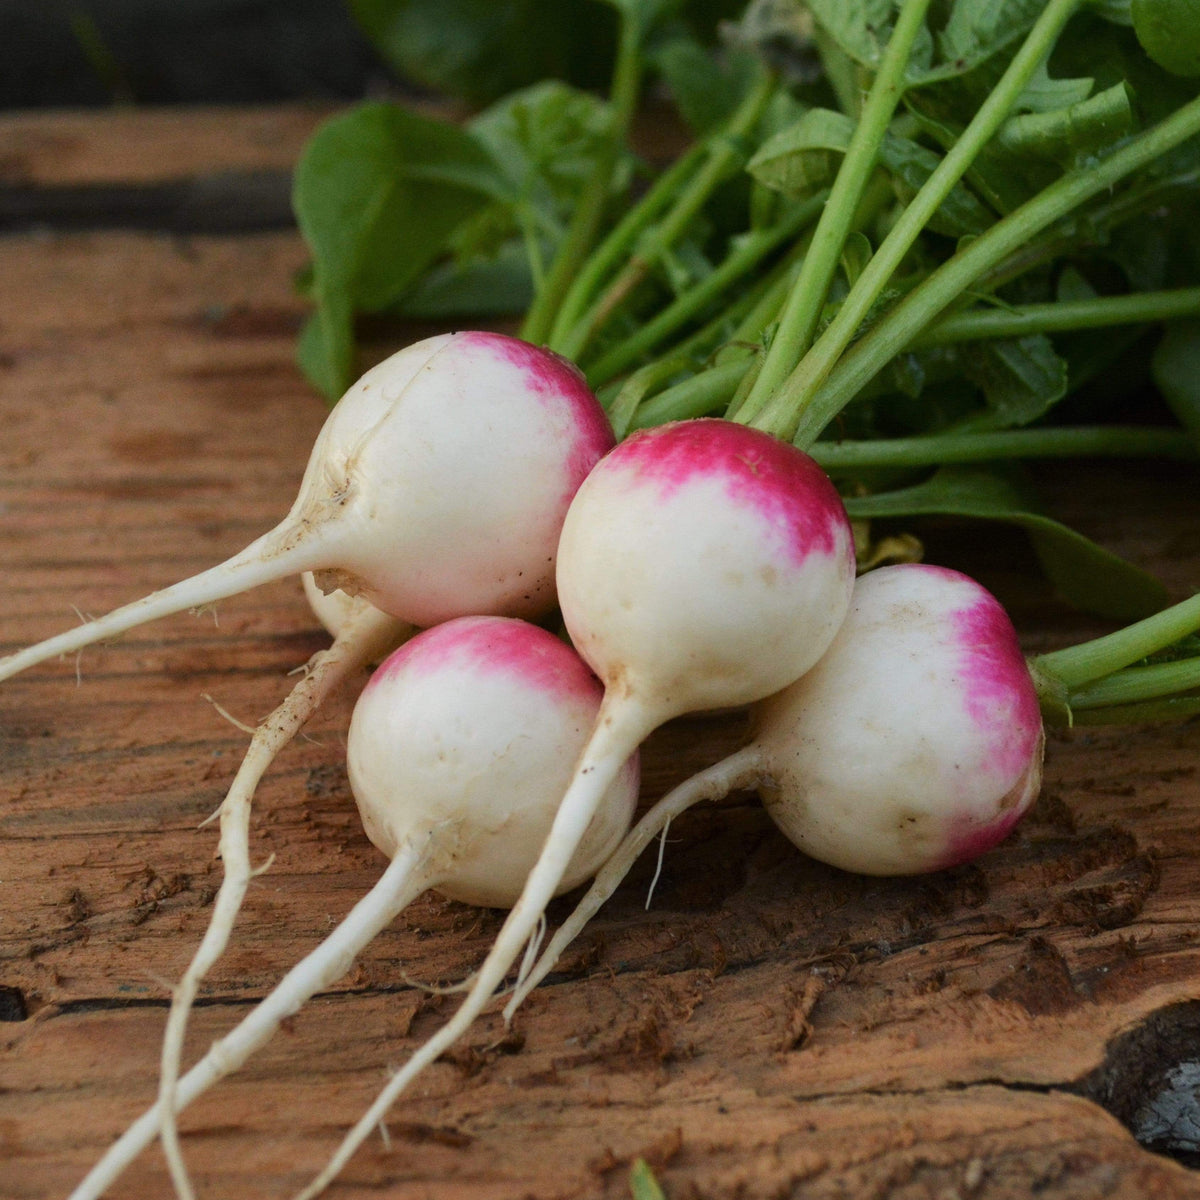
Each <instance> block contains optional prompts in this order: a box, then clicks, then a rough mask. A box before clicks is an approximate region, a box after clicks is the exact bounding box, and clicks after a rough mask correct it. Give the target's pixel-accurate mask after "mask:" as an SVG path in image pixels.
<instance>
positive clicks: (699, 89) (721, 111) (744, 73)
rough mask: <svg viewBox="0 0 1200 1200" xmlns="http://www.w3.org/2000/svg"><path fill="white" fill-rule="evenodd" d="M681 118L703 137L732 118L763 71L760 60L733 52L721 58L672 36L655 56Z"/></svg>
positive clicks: (695, 42) (688, 39) (688, 37)
mask: <svg viewBox="0 0 1200 1200" xmlns="http://www.w3.org/2000/svg"><path fill="white" fill-rule="evenodd" d="M654 65H655V66H656V67H657V68H658V70H659V72H660V73H661V74H662V77H663V79H664V80H665V81H666V84H667V87H668V88H670V91H671V97H672V99H673V100H674V101H675V106H676V107H677V108H678V109H679V113H680V115H681V116H682V117H683V119H684V120H685V121H686V122H687V124H688V126H689V128H690V129H691V130H692V132H693V133H695V134H698V135H703V134H705V133H708V132H710V131H711V130H713V129H715V128H717V126H719V125H720V124H722V123H723V122H724V121H726V120H727V119H728V118H729V117H731V116H732V115H733V112H734V110H735V109H736V108H737V106H738V105H739V104H740V103H741V102H742V100H743V99H744V98H745V96H746V95H747V93H748V92H749V91H750V89H751V88H752V87H753V86H754V83H755V81H756V79H757V78H758V77H759V74H760V73H761V71H762V67H761V65H760V64H759V61H758V58H757V57H756V56H755V55H753V54H751V53H749V52H748V51H744V50H738V49H736V48H735V49H733V50H732V51H730V52H729V53H727V54H724V55H722V56H721V57H719V58H718V56H717V55H716V54H714V53H713V52H712V51H711V50H709V49H707V48H706V47H705V46H703V45H702V44H701V43H700V41H699V39H697V38H695V37H692V36H691V35H688V34H683V35H680V36H677V37H673V38H671V39H670V40H668V41H667V42H666V43H665V44H664V45H663V46H661V47H660V48H659V49H658V50H657V51H656V52H655V54H654Z"/></svg>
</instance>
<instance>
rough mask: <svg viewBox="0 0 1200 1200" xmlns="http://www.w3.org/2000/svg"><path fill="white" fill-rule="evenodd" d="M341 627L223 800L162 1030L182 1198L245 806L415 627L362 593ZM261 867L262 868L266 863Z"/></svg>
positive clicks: (239, 868)
mask: <svg viewBox="0 0 1200 1200" xmlns="http://www.w3.org/2000/svg"><path fill="white" fill-rule="evenodd" d="M341 617H342V624H341V631H340V632H339V633H338V635H337V636H336V637H335V639H334V642H333V644H332V645H331V646H330V647H329V648H328V649H327V650H323V651H321V653H319V654H317V655H316V656H315V657H314V659H313V661H312V662H311V663H310V664H309V667H308V671H307V673H306V674H305V676H304V677H303V678H302V679H301V680H300V681H299V682H298V683H297V684H296V686H295V687H294V688H293V689H292V692H291V694H290V695H289V696H288V697H287V699H286V700H284V702H283V703H282V704H281V705H280V706H279V707H278V708H277V709H275V711H274V712H273V713H271V715H270V716H269V717H267V718H266V720H265V721H263V722H262V723H261V724H260V725H259V726H258V728H257V729H256V730H255V731H254V735H253V737H252V739H251V742H250V746H249V748H248V749H247V751H246V755H245V757H244V758H243V760H242V764H241V766H240V767H239V769H238V772H237V775H236V776H235V777H234V780H233V783H232V784H231V785H230V788H229V791H228V793H227V794H226V796H225V799H224V800H223V801H222V803H221V807H220V810H219V815H220V842H219V844H218V847H217V853H218V854H219V855H220V858H221V863H222V869H223V871H224V876H223V878H222V880H221V886H220V889H219V890H218V892H217V896H216V900H215V901H214V903H213V911H212V915H211V917H210V918H209V923H208V928H207V930H206V931H205V934H204V937H203V939H202V940H201V943H200V946H199V948H198V949H197V950H196V953H195V955H194V956H193V958H192V961H191V962H190V963H189V964H188V968H187V970H186V971H185V972H184V974H183V976H182V978H181V979H180V980H179V982H178V984H176V986H175V988H174V991H173V993H172V996H171V1008H170V1011H169V1013H168V1015H167V1025H166V1031H165V1033H164V1035H163V1047H162V1058H161V1068H160V1076H159V1110H160V1112H161V1113H162V1128H161V1132H162V1142H163V1152H164V1154H165V1156H166V1160H167V1167H168V1170H169V1172H170V1175H171V1180H172V1183H173V1184H174V1186H175V1191H176V1193H177V1195H178V1196H179V1197H180V1198H181V1200H192V1198H193V1196H194V1195H195V1192H194V1190H193V1188H192V1185H191V1182H190V1180H189V1178H188V1173H187V1168H186V1166H185V1164H184V1161H183V1153H182V1150H181V1148H180V1145H179V1132H178V1129H177V1128H176V1124H175V1107H176V1097H175V1092H176V1088H177V1083H178V1078H179V1064H180V1060H181V1058H182V1055H183V1039H184V1035H185V1033H186V1030H187V1020H188V1014H189V1013H190V1011H191V1008H192V1005H193V1003H194V1002H195V999H196V994H197V991H198V990H199V987H200V983H201V982H202V981H203V979H204V977H205V976H206V975H207V974H208V972H209V971H210V970H212V968H213V966H214V964H215V963H216V962H217V960H218V959H219V958H220V957H221V955H222V954H224V952H225V947H226V946H227V945H228V944H229V938H230V936H231V935H232V932H233V925H234V922H235V921H236V919H237V915H238V913H239V912H240V911H241V908H242V904H243V903H244V901H245V897H246V889H247V888H248V887H249V886H250V880H251V879H252V878H253V877H254V875H255V874H256V873H257V872H256V871H255V870H254V869H253V868H252V867H251V865H250V811H251V804H252V801H253V798H254V793H255V790H256V789H257V787H258V784H259V782H260V780H261V779H262V777H263V775H264V774H265V772H266V771H267V769H268V768H269V767H270V765H271V763H272V762H274V761H275V758H276V756H277V755H278V754H279V752H280V751H281V750H282V749H283V748H284V746H286V745H287V744H288V743H289V742H290V741H291V740H292V739H293V738H294V737H295V736H296V734H297V733H298V732H299V730H300V728H301V727H302V726H303V725H304V723H305V722H306V721H307V720H308V719H309V718H310V717H311V716H312V714H313V713H314V712H315V711H316V710H317V708H318V707H320V705H321V704H322V703H323V702H324V701H325V699H326V698H327V697H328V696H329V695H330V694H331V693H332V692H333V691H334V690H335V689H336V688H337V687H338V686H339V685H340V684H342V683H343V682H344V681H345V680H346V679H347V678H348V677H349V676H351V675H353V674H354V673H355V672H356V671H359V670H361V669H362V668H363V667H365V666H366V665H367V664H368V663H371V662H377V661H378V660H379V659H380V658H383V657H384V656H385V655H386V654H387V653H388V652H389V651H391V650H392V649H394V648H395V647H396V646H397V645H398V644H399V643H400V642H401V641H403V640H404V639H405V638H406V637H407V636H408V635H409V634H410V633H411V631H412V627H411V626H409V625H407V624H405V623H404V622H403V621H398V620H396V618H395V617H389V616H388V615H387V614H386V613H381V612H380V611H379V610H378V609H376V608H373V607H372V606H371V605H369V604H367V603H366V602H365V601H362V600H355V601H352V602H351V603H350V604H349V605H348V606H345V607H344V608H343V610H342V612H341ZM263 869H265V867H264V868H259V870H260V871H261V870H263Z"/></svg>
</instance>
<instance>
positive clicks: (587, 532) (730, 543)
mask: <svg viewBox="0 0 1200 1200" xmlns="http://www.w3.org/2000/svg"><path fill="white" fill-rule="evenodd" d="M557 583H558V594H559V604H560V606H561V608H562V613H563V619H564V621H565V624H566V627H567V631H568V633H569V634H570V637H571V640H572V642H573V643H574V645H575V647H576V648H577V649H578V650H579V652H580V654H581V655H582V656H583V658H584V659H585V660H586V661H587V662H588V663H589V664H590V666H591V667H592V669H593V670H594V671H595V672H596V674H597V675H598V676H599V677H600V679H601V681H602V682H603V684H604V689H605V690H604V702H603V704H602V705H601V708H600V711H599V714H598V716H597V719H596V722H595V727H594V729H593V732H592V734H591V737H590V738H589V739H588V742H587V746H586V748H585V749H584V751H583V753H582V754H581V756H580V758H579V761H578V763H577V765H576V770H575V773H574V776H573V777H572V779H571V781H570V786H569V787H568V788H567V789H566V792H565V795H564V797H563V801H562V804H561V806H560V807H559V809H558V813H557V815H556V817H555V819H554V825H553V827H552V828H551V831H550V834H549V836H548V837H547V839H546V842H545V846H544V847H543V849H542V853H541V855H540V857H539V858H538V860H537V863H536V865H534V866H533V867H532V870H531V871H530V874H529V879H528V882H527V883H526V885H525V889H524V891H523V892H522V893H521V897H520V899H519V900H518V901H517V903H516V905H515V906H514V908H513V909H512V911H511V912H510V914H509V916H508V919H507V920H506V922H505V924H504V926H503V927H502V928H501V930H500V932H499V934H498V935H497V938H496V942H495V944H494V946H493V948H492V951H491V953H490V954H489V955H488V957H487V959H486V960H485V961H484V963H483V965H482V966H481V967H480V969H479V972H478V974H477V976H476V979H475V982H474V984H473V986H472V988H471V990H470V992H468V994H467V996H466V998H465V1000H464V1001H463V1003H462V1005H461V1006H460V1008H459V1010H458V1011H457V1012H456V1013H455V1014H454V1016H453V1017H452V1018H451V1019H450V1020H449V1021H448V1022H447V1023H446V1025H444V1026H443V1027H442V1028H441V1029H440V1030H438V1032H437V1033H436V1034H434V1035H433V1037H431V1038H430V1039H429V1040H428V1041H427V1042H426V1043H425V1044H424V1045H423V1046H421V1047H420V1049H419V1050H418V1051H417V1052H416V1053H415V1054H414V1055H413V1056H412V1057H411V1058H410V1059H409V1061H408V1062H407V1063H406V1064H405V1065H404V1067H402V1068H401V1069H400V1070H399V1071H398V1072H397V1073H396V1074H395V1075H393V1077H392V1079H391V1080H390V1081H389V1083H388V1084H387V1086H386V1087H385V1088H384V1089H383V1091H382V1092H381V1093H380V1095H379V1096H378V1097H377V1098H376V1100H375V1101H374V1102H373V1103H372V1105H371V1107H370V1108H369V1109H368V1111H367V1112H366V1113H365V1114H364V1116H363V1117H362V1118H361V1119H360V1120H359V1122H358V1123H357V1124H356V1125H355V1126H354V1128H353V1129H352V1130H351V1132H350V1133H349V1135H348V1136H347V1138H346V1139H345V1141H344V1142H343V1143H342V1145H341V1147H340V1148H339V1149H338V1151H337V1152H336V1153H335V1155H334V1157H333V1158H332V1160H331V1161H330V1163H329V1164H328V1165H327V1166H326V1168H325V1169H324V1170H323V1171H322V1172H321V1173H320V1175H319V1176H318V1177H317V1178H316V1179H315V1180H314V1181H313V1183H312V1184H311V1185H310V1186H309V1187H308V1188H306V1189H305V1190H304V1191H303V1192H302V1193H301V1195H302V1196H304V1197H310V1196H313V1195H316V1194H317V1193H319V1192H320V1191H321V1190H323V1188H324V1187H325V1186H326V1185H327V1184H328V1183H329V1182H330V1180H332V1179H333V1178H334V1176H336V1174H337V1173H338V1172H339V1171H340V1170H341V1167H342V1166H343V1165H344V1164H345V1162H346V1161H347V1160H348V1158H349V1157H350V1155H351V1154H352V1153H353V1152H354V1150H355V1149H356V1148H357V1147H358V1145H359V1144H360V1143H361V1142H362V1140H363V1139H364V1138H365V1137H367V1136H368V1134H369V1133H370V1131H371V1130H372V1129H374V1128H375V1126H376V1125H377V1124H378V1122H379V1121H380V1120H381V1119H382V1117H383V1115H384V1113H385V1112H386V1111H387V1109H388V1107H390V1105H391V1103H392V1102H393V1101H394V1100H395V1098H396V1097H397V1096H398V1095H399V1094H400V1093H401V1092H402V1091H403V1090H404V1088H405V1087H406V1086H407V1085H408V1083H409V1082H410V1081H411V1080H412V1079H413V1078H414V1077H415V1076H416V1075H417V1074H418V1073H419V1072H420V1071H421V1070H422V1069H423V1068H424V1067H425V1066H427V1065H428V1064H429V1063H431V1062H433V1061H434V1060H435V1059H436V1058H437V1057H438V1055H440V1054H441V1053H442V1052H443V1051H445V1050H446V1049H447V1048H448V1047H449V1046H450V1045H451V1044H452V1043H453V1042H454V1041H455V1040H456V1039H457V1038H458V1037H459V1036H460V1035H461V1034H462V1033H464V1032H465V1031H466V1029H467V1028H469V1026H470V1024H471V1022H472V1021H473V1020H474V1019H475V1017H476V1016H477V1015H478V1014H479V1013H480V1012H481V1011H482V1010H483V1008H484V1006H485V1005H486V1004H487V1002H488V1000H489V998H490V997H491V995H492V993H493V992H494V991H495V989H496V988H497V986H498V985H499V984H500V983H501V981H502V980H503V978H504V976H505V975H506V974H507V972H508V970H509V968H510V967H511V966H512V964H513V963H514V962H515V961H516V959H517V957H518V955H519V954H520V953H521V949H522V947H523V946H525V944H526V943H527V942H528V941H529V939H530V937H531V936H532V935H533V932H534V930H535V928H536V927H537V925H538V923H539V921H540V920H541V919H542V916H543V913H544V910H545V907H546V905H547V903H548V902H549V901H550V899H551V897H552V896H553V895H554V894H555V892H556V891H557V890H558V889H559V887H560V885H561V883H562V880H563V878H564V872H565V870H566V867H567V863H568V861H569V860H570V857H571V855H572V854H573V853H574V852H575V848H576V846H577V845H578V843H579V839H580V838H581V837H582V836H583V834H584V831H585V830H586V829H587V828H588V825H589V823H590V822H591V821H592V819H593V814H594V813H595V812H596V809H597V806H598V805H599V803H600V799H601V797H602V796H603V795H604V794H605V792H606V790H607V789H608V788H609V787H610V786H611V782H612V780H613V778H614V776H615V775H616V774H617V772H619V771H620V769H621V764H622V763H624V761H625V760H626V758H627V757H628V756H629V755H630V754H631V753H632V752H633V750H634V749H635V748H636V747H637V746H638V745H639V744H640V743H641V742H642V741H643V740H644V739H645V737H646V736H647V735H648V734H649V733H650V732H651V731H653V730H654V729H655V728H656V727H657V726H659V725H661V724H663V723H664V722H665V721H667V720H669V719H671V718H672V717H675V716H679V715H682V714H683V713H687V712H693V711H697V710H704V709H713V708H723V707H726V706H731V705H741V704H748V703H751V702H753V701H756V700H761V699H762V698H763V697H764V696H767V695H770V694H771V693H772V692H775V691H778V690H779V689H780V688H782V687H784V686H786V685H787V684H788V683H790V682H792V680H794V679H796V678H797V677H798V676H799V675H802V674H803V673H804V672H805V671H806V670H807V669H808V668H809V667H811V666H812V664H813V663H814V662H816V661H817V659H818V658H819V657H820V656H821V654H822V653H823V652H824V650H825V649H826V647H827V646H828V645H829V643H830V641H831V640H832V638H833V636H834V634H835V633H836V632H837V630H838V627H839V626H840V625H841V623H842V618H843V617H844V615H845V612H846V608H847V605H848V604H849V601H850V594H851V589H852V587H853V583H854V547H853V537H852V535H851V531H850V525H849V522H848V521H847V519H846V514H845V510H844V508H843V506H842V502H841V499H840V498H839V496H838V494H837V491H836V490H835V489H834V487H833V485H832V484H831V483H830V482H829V480H828V479H827V478H826V476H825V475H824V474H823V472H822V471H821V470H820V468H819V467H818V466H817V465H816V464H815V463H814V462H813V461H812V459H810V458H809V457H808V456H807V455H806V454H803V453H802V452H801V451H799V450H797V449H795V448H794V447H792V446H789V445H787V444H786V443H784V442H781V441H779V440H778V439H776V438H774V437H771V436H770V435H769V434H765V433H761V432H759V431H757V430H753V429H749V428H747V427H745V426H741V425H736V424H734V423H732V422H729V421H722V420H697V421H685V422H679V423H676V424H672V425H663V426H659V427H658V428H655V429H651V430H647V431H645V432H641V433H637V434H634V435H633V436H631V437H630V438H628V439H627V440H626V441H624V442H622V443H621V444H620V445H618V446H617V447H616V449H614V450H613V451H611V453H609V454H608V455H607V456H606V457H605V458H603V459H602V460H601V461H600V463H599V464H598V465H597V466H596V467H595V468H594V469H593V471H592V473H591V474H590V475H589V476H588V478H587V479H586V480H585V481H584V483H583V486H582V487H581V488H580V489H579V491H578V493H577V494H576V496H575V499H574V500H573V501H572V503H571V507H570V509H569V510H568V512H567V519H566V521H565V522H564V525H563V532H562V539H561V540H560V542H559V547H558V571H557Z"/></svg>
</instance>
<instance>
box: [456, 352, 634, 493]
mask: <svg viewBox="0 0 1200 1200" xmlns="http://www.w3.org/2000/svg"><path fill="white" fill-rule="evenodd" d="M461 336H462V337H463V338H466V339H469V341H470V343H471V344H472V345H476V346H479V347H480V348H481V349H486V350H487V352H488V353H489V354H491V355H493V356H494V357H495V358H497V359H500V360H501V361H502V362H505V363H507V364H509V365H510V366H512V367H515V368H516V369H517V370H518V371H520V372H521V373H522V374H523V376H524V382H525V386H526V387H527V388H528V390H529V392H530V394H531V395H534V396H540V397H543V398H544V399H545V401H546V402H547V403H548V404H551V405H553V406H554V407H555V408H556V409H559V408H561V407H563V405H564V403H565V406H566V408H567V411H568V412H569V413H570V415H571V417H572V419H573V425H574V427H575V439H576V447H575V452H574V453H573V454H572V455H571V456H570V457H569V459H568V464H567V473H568V476H569V483H570V487H571V494H572V495H574V493H575V490H576V489H577V488H578V487H579V485H580V484H581V483H582V482H583V480H584V478H585V477H586V476H587V473H588V472H589V471H590V470H591V469H592V467H593V465H594V464H595V462H596V460H597V459H598V458H600V457H601V456H603V455H605V454H607V453H608V452H609V451H610V450H611V449H612V448H613V445H614V444H615V442H616V438H615V437H614V436H613V431H612V427H611V426H610V425H609V423H608V418H607V417H606V416H605V415H604V410H603V409H602V408H601V407H600V404H599V402H598V401H597V399H596V397H595V396H594V395H593V393H592V391H591V389H590V388H589V387H588V385H587V381H586V380H585V379H584V377H583V373H582V372H581V371H580V370H579V368H578V367H577V366H576V365H575V364H574V363H573V362H571V361H570V359H567V358H563V357H562V355H560V354H555V353H554V352H553V351H551V350H544V349H542V348H540V347H538V346H534V345H531V344H530V343H529V342H524V341H522V340H521V339H520V338H513V337H506V336H505V335H504V334H501V333H489V332H487V331H486V330H473V331H471V332H469V333H465V334H462V335H461Z"/></svg>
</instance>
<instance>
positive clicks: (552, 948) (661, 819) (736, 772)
mask: <svg viewBox="0 0 1200 1200" xmlns="http://www.w3.org/2000/svg"><path fill="white" fill-rule="evenodd" d="M761 766H762V764H761V758H760V755H759V751H758V749H757V747H756V746H754V745H753V744H751V745H749V746H746V747H744V748H743V749H741V750H738V751H735V752H734V753H733V754H731V755H729V756H728V757H727V758H723V759H722V760H721V761H720V762H718V763H714V764H713V765H712V766H711V767H707V768H706V769H705V770H703V771H701V772H699V773H698V774H696V775H693V776H692V777H691V778H690V779H685V780H684V781H683V783H681V784H679V785H678V786H677V787H675V788H672V790H671V791H669V792H668V793H667V794H666V795H665V796H663V798H662V799H661V800H659V801H658V802H657V803H656V804H655V805H654V807H653V808H651V809H649V810H647V812H646V814H645V816H643V817H642V819H641V820H640V821H639V822H638V823H637V824H636V825H635V826H634V827H633V828H632V829H631V830H630V831H629V832H628V833H627V834H626V835H625V839H624V841H622V842H621V844H620V845H619V846H618V847H617V848H616V850H614V851H613V853H612V855H611V856H610V858H609V860H608V862H606V863H605V864H604V867H603V869H602V870H601V871H600V872H599V873H598V874H597V875H596V878H595V879H594V880H592V886H591V887H590V888H589V889H588V890H587V892H585V893H584V896H583V899H582V900H580V901H579V904H578V905H577V906H576V908H575V911H574V912H573V913H571V915H570V916H569V917H568V918H567V919H566V920H565V921H564V922H563V923H562V925H560V926H559V928H558V930H557V931H556V932H555V934H554V936H553V937H552V938H551V939H550V944H549V945H548V946H547V947H546V949H545V952H544V953H543V954H542V957H541V958H540V959H538V962H537V965H536V966H535V967H534V968H533V970H532V971H531V972H530V974H529V975H528V977H527V978H525V979H524V980H522V981H521V982H520V984H519V985H518V986H517V988H516V989H515V990H514V992H513V996H512V999H511V1000H509V1002H508V1003H507V1004H506V1005H505V1007H504V1019H505V1020H506V1021H511V1020H512V1015H513V1013H514V1012H516V1010H517V1009H518V1007H520V1005H521V1002H522V1001H523V1000H524V999H525V997H526V996H528V995H529V993H530V992H531V991H533V989H534V988H535V987H537V985H538V984H539V983H541V981H542V980H543V979H545V977H546V976H547V975H548V974H549V973H550V972H551V971H552V970H553V969H554V964H555V963H557V962H558V960H559V958H561V957H562V953H563V951H564V950H566V948H567V947H568V946H569V945H570V944H571V943H572V942H573V941H574V940H575V939H576V938H577V937H578V936H579V934H580V933H581V932H582V930H583V927H584V926H585V925H586V924H587V923H588V922H589V921H590V920H591V919H592V917H594V916H595V915H596V913H597V912H599V911H600V907H601V905H603V904H604V902H605V901H606V900H607V899H608V898H609V896H611V895H612V894H613V892H615V891H616V890H617V888H618V887H619V886H620V884H621V881H622V880H623V879H624V878H625V876H626V875H628V874H629V871H630V868H631V867H632V866H633V864H634V863H635V862H636V861H637V859H638V856H639V855H640V854H641V853H642V851H643V850H645V848H646V847H647V846H648V845H650V843H651V842H652V841H654V839H655V838H656V837H658V835H659V834H660V833H662V834H664V835H665V834H666V830H667V826H668V825H670V823H671V821H672V820H674V819H675V818H676V817H677V816H679V814H680V813H683V812H686V811H687V810H688V809H689V808H691V807H692V805H694V804H700V803H701V802H702V801H705V800H719V799H721V798H722V797H724V796H727V795H729V793H730V792H733V791H737V790H738V789H739V788H746V787H754V786H755V784H756V783H757V782H758V779H759V775H760V772H761ZM659 861H660V864H661V858H660V860H659ZM657 878H658V875H657V873H656V874H655V879H657ZM646 903H647V907H648V906H649V899H648V898H647V902H646Z"/></svg>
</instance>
